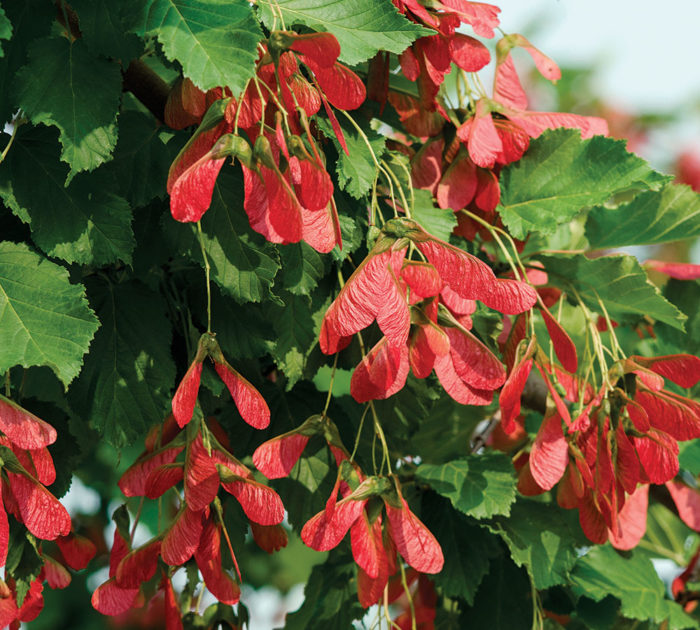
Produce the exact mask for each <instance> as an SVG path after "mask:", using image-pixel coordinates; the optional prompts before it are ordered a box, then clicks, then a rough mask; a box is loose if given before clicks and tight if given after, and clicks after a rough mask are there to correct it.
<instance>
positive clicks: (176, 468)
mask: <svg viewBox="0 0 700 630" xmlns="http://www.w3.org/2000/svg"><path fill="white" fill-rule="evenodd" d="M183 477H184V466H183V465H182V464H181V463H175V464H166V465H165V466H161V467H160V468H156V469H155V470H154V471H153V472H152V473H151V474H150V475H148V479H146V487H145V496H147V497H148V498H149V499H157V498H158V497H160V496H162V495H163V494H164V493H165V492H167V491H168V490H170V488H172V487H173V486H174V485H175V484H176V483H180V482H181V481H182V479H183Z"/></svg>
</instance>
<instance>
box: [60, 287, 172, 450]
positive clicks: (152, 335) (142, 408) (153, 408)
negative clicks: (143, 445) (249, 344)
mask: <svg viewBox="0 0 700 630" xmlns="http://www.w3.org/2000/svg"><path fill="white" fill-rule="evenodd" d="M90 299H91V301H92V302H93V304H94V306H95V308H96V310H97V313H98V315H99V317H100V320H101V321H102V328H101V329H100V330H99V332H98V333H97V335H95V341H94V342H93V345H92V348H91V351H90V354H89V355H88V357H87V359H86V361H85V368H84V369H83V373H82V374H81V375H80V378H79V379H78V381H77V382H76V383H75V385H74V386H73V387H72V388H71V398H70V402H71V405H72V406H73V407H74V408H75V409H76V410H78V411H79V413H80V414H81V415H82V416H83V417H84V418H86V419H89V420H90V422H91V424H92V425H93V426H94V427H95V428H96V429H97V430H98V431H99V432H100V433H101V434H102V435H104V436H105V438H106V439H107V440H108V441H109V442H110V443H111V444H113V445H115V446H123V445H125V444H130V443H132V442H133V441H134V440H135V439H136V438H138V437H139V436H140V435H142V434H143V433H144V432H145V431H146V430H147V429H148V428H149V427H150V426H151V425H152V424H153V423H156V422H161V421H162V419H163V418H164V417H165V416H166V415H167V414H168V411H169V409H170V393H171V389H172V387H173V385H174V381H175V365H174V363H173V360H172V357H171V355H170V340H171V327H170V322H169V321H168V319H167V318H166V316H165V313H166V308H167V307H166V305H165V303H164V302H163V300H162V298H161V297H160V296H159V295H158V294H156V293H153V292H151V291H149V290H148V289H146V288H145V287H143V286H142V285H140V284H138V283H136V282H130V283H125V284H118V285H114V284H98V283H97V282H94V283H92V284H91V285H90Z"/></svg>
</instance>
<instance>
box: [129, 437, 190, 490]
mask: <svg viewBox="0 0 700 630" xmlns="http://www.w3.org/2000/svg"><path fill="white" fill-rule="evenodd" d="M183 448H184V446H175V447H172V448H163V449H160V450H157V451H153V452H152V453H149V454H148V455H146V456H145V457H141V458H140V459H138V460H137V461H136V462H135V463H134V464H132V465H131V466H129V468H127V469H126V472H125V473H124V474H123V475H122V476H121V479H119V482H118V484H117V485H118V486H119V489H120V490H121V491H122V492H123V493H124V495H125V496H127V497H143V496H146V481H147V480H148V476H149V475H150V474H151V473H152V472H153V471H154V470H156V469H157V468H160V467H161V466H164V465H165V464H171V463H172V462H174V461H175V458H176V457H177V456H178V454H179V453H180V451H182V449H183Z"/></svg>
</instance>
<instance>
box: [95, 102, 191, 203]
mask: <svg viewBox="0 0 700 630" xmlns="http://www.w3.org/2000/svg"><path fill="white" fill-rule="evenodd" d="M159 128H160V129H162V125H161V124H160V123H159V122H158V121H156V120H155V118H153V116H150V115H148V114H144V113H142V112H135V111H126V112H123V113H122V114H120V116H119V141H118V142H117V148H116V149H115V150H114V159H113V160H112V161H111V162H110V163H109V164H107V165H106V166H105V168H106V169H108V170H109V171H110V172H112V173H114V176H115V178H116V180H117V184H118V185H119V194H121V195H123V196H124V197H126V199H128V201H129V203H131V204H132V206H133V207H135V208H138V207H139V206H145V205H146V204H147V203H149V202H150V201H152V200H153V199H155V198H160V199H163V198H165V195H166V193H165V182H166V180H167V179H168V169H169V168H170V165H171V164H172V162H173V160H174V159H175V156H176V155H177V153H178V150H179V146H178V143H177V141H176V139H174V138H171V139H170V141H169V142H168V143H167V144H166V143H165V142H164V141H163V139H162V137H161V133H159Z"/></svg>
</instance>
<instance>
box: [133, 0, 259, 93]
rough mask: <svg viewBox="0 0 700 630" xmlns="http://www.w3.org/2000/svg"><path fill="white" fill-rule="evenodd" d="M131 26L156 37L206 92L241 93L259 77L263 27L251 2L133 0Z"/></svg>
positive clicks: (166, 53) (142, 33)
mask: <svg viewBox="0 0 700 630" xmlns="http://www.w3.org/2000/svg"><path fill="white" fill-rule="evenodd" d="M129 13H130V16H129V19H130V20H131V30H133V31H134V32H135V33H137V34H138V35H141V36H146V35H153V36H156V37H157V38H158V41H159V42H160V43H161V44H162V46H163V51H164V52H165V55H166V57H167V58H168V59H170V60H171V61H178V62H180V64H181V65H182V69H183V71H184V73H185V76H187V77H189V78H190V79H192V82H193V83H194V84H195V85H197V86H198V87H200V88H201V89H203V90H209V89H211V88H214V87H217V86H224V85H225V86H227V87H230V88H231V90H232V92H233V95H234V96H236V97H237V96H238V95H239V94H240V93H241V92H242V91H243V89H244V88H245V85H246V83H247V81H248V80H249V79H250V78H251V77H252V76H253V72H254V70H255V61H256V59H257V58H258V49H257V46H258V43H259V42H260V40H261V39H262V37H263V34H262V31H261V30H260V26H259V25H258V22H257V20H256V19H255V17H254V15H253V11H252V9H251V7H250V4H249V3H248V2H246V1H245V0H146V2H144V1H143V0H131V10H130V11H129Z"/></svg>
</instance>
